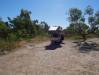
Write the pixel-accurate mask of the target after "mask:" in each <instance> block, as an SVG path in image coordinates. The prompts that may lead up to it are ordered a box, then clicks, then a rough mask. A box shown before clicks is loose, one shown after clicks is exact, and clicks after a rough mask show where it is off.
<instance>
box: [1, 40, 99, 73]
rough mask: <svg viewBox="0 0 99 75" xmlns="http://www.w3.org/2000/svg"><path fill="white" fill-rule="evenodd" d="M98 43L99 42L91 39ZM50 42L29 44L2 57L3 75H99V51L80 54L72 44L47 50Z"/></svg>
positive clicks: (68, 41) (67, 43)
mask: <svg viewBox="0 0 99 75" xmlns="http://www.w3.org/2000/svg"><path fill="white" fill-rule="evenodd" d="M91 40H92V41H94V42H95V41H96V42H97V43H99V39H97V38H95V39H91ZM49 43H50V42H44V43H40V44H33V43H29V44H26V45H25V46H23V47H22V48H20V49H18V50H16V51H15V52H12V53H10V54H7V55H4V56H1V57H0V75H99V51H90V52H87V53H80V51H79V50H78V49H77V48H76V47H75V43H73V40H66V41H64V43H65V44H62V47H60V48H57V49H55V50H45V46H46V45H48V44H49Z"/></svg>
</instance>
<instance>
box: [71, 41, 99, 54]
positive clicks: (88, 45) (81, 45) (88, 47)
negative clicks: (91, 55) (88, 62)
mask: <svg viewBox="0 0 99 75" xmlns="http://www.w3.org/2000/svg"><path fill="white" fill-rule="evenodd" d="M73 43H75V44H76V47H78V49H79V51H80V53H88V52H90V51H99V44H97V43H95V42H92V41H89V42H81V41H79V42H77V41H76V42H73Z"/></svg>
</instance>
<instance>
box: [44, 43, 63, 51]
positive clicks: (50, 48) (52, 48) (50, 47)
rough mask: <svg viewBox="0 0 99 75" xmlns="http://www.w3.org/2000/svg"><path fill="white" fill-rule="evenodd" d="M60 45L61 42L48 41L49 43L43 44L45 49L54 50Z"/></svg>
mask: <svg viewBox="0 0 99 75" xmlns="http://www.w3.org/2000/svg"><path fill="white" fill-rule="evenodd" d="M61 47H62V46H61V44H55V43H50V44H49V45H47V46H45V50H55V49H57V48H61Z"/></svg>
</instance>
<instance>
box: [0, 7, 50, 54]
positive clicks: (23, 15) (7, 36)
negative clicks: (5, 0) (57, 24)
mask: <svg viewBox="0 0 99 75" xmlns="http://www.w3.org/2000/svg"><path fill="white" fill-rule="evenodd" d="M48 29H49V26H48V24H47V23H46V22H45V21H42V22H39V21H38V20H32V19H31V12H30V11H28V10H24V9H22V10H21V12H20V14H19V15H18V16H16V17H15V18H10V17H8V22H4V21H3V20H2V19H0V53H1V54H4V53H5V52H6V51H11V50H12V49H14V48H17V47H19V46H20V45H19V42H20V41H23V40H24V41H30V40H31V39H33V38H34V39H35V40H38V39H40V40H43V38H44V37H47V36H48ZM42 36H43V37H42ZM37 37H38V38H37ZM41 37H42V38H41ZM35 40H34V41H35ZM40 40H39V41H40Z"/></svg>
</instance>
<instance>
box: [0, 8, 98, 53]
mask: <svg viewBox="0 0 99 75" xmlns="http://www.w3.org/2000/svg"><path fill="white" fill-rule="evenodd" d="M68 13H69V14H68V20H69V23H70V24H69V26H68V27H67V28H66V29H64V30H63V32H64V35H65V38H66V39H77V40H78V39H81V40H82V41H83V42H84V43H87V42H86V40H87V39H88V38H93V37H99V11H96V12H95V11H94V9H93V8H92V7H91V6H87V7H86V9H85V10H83V11H82V10H81V9H79V8H71V9H70V10H69V12H68ZM48 29H49V25H48V24H47V23H46V22H45V21H41V22H39V21H38V20H32V19H31V12H30V11H28V10H25V9H21V11H20V14H19V15H17V16H16V17H14V18H10V17H8V21H7V22H5V21H3V20H2V18H0V54H5V53H6V52H10V51H12V50H13V49H14V48H17V47H20V44H19V42H20V41H24V40H25V41H29V42H31V41H32V42H36V43H38V42H42V41H45V40H48V37H49V36H50V35H49V34H48Z"/></svg>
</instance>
